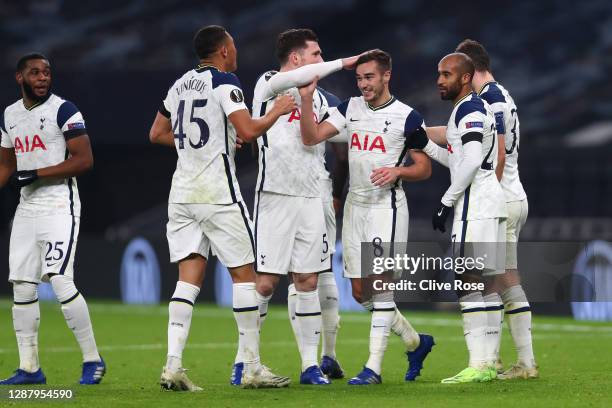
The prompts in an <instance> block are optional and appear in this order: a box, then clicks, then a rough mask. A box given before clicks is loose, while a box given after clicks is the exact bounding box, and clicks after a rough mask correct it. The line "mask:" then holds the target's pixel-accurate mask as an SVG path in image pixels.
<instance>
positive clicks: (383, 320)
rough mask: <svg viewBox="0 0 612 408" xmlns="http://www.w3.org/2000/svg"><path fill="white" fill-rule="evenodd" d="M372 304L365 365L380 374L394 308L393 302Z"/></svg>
mask: <svg viewBox="0 0 612 408" xmlns="http://www.w3.org/2000/svg"><path fill="white" fill-rule="evenodd" d="M373 306H374V308H373V309H372V323H371V325H370V356H369V358H368V362H367V363H366V367H367V368H369V369H370V370H372V371H374V372H375V373H376V374H379V375H380V372H381V370H382V362H383V357H384V355H385V351H386V350H387V343H388V341H389V333H390V332H391V324H392V322H393V318H394V316H395V311H396V308H395V302H376V301H375V302H373Z"/></svg>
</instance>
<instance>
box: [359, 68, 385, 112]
mask: <svg viewBox="0 0 612 408" xmlns="http://www.w3.org/2000/svg"><path fill="white" fill-rule="evenodd" d="M355 76H356V79H357V87H358V88H359V90H360V91H361V94H362V95H363V99H364V100H365V101H366V102H373V101H377V100H378V99H379V98H380V97H381V95H383V94H384V93H385V89H386V88H387V87H388V86H389V78H390V77H391V72H390V71H382V69H380V67H379V66H378V63H377V62H376V61H368V62H366V63H363V64H359V65H358V66H357V68H356V69H355Z"/></svg>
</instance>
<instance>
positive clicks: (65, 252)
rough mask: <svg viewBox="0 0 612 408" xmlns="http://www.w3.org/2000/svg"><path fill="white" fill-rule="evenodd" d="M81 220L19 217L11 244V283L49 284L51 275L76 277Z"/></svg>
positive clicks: (67, 217) (14, 222)
mask: <svg viewBox="0 0 612 408" xmlns="http://www.w3.org/2000/svg"><path fill="white" fill-rule="evenodd" d="M80 220H81V218H80V217H77V216H72V215H70V214H54V215H45V216H35V217H25V216H23V215H16V216H15V218H14V220H13V228H12V230H11V242H10V245H9V271H10V272H9V281H10V282H16V281H26V282H32V283H40V281H41V280H42V281H44V282H48V281H49V276H48V275H49V274H60V275H66V276H69V277H74V254H75V252H76V246H77V239H78V236H79V225H80Z"/></svg>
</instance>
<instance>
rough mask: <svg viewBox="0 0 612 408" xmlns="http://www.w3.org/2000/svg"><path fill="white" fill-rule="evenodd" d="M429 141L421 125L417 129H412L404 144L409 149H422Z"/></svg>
mask: <svg viewBox="0 0 612 408" xmlns="http://www.w3.org/2000/svg"><path fill="white" fill-rule="evenodd" d="M428 142H429V138H428V137H427V132H426V131H425V129H423V128H422V127H421V126H419V128H418V129H416V130H415V131H413V132H412V133H411V134H410V137H409V138H408V141H407V142H406V144H407V145H408V148H409V149H418V150H423V149H424V148H425V146H427V143H428Z"/></svg>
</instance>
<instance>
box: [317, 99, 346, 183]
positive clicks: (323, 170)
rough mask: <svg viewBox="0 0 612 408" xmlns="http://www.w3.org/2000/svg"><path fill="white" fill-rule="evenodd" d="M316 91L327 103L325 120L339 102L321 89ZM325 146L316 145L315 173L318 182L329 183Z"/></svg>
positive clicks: (329, 175) (322, 144) (321, 144)
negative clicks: (316, 163)
mask: <svg viewBox="0 0 612 408" xmlns="http://www.w3.org/2000/svg"><path fill="white" fill-rule="evenodd" d="M317 90H318V91H319V93H320V94H321V96H323V98H324V99H325V100H326V101H327V106H328V107H329V110H328V112H327V115H325V116H323V118H322V119H323V120H325V119H327V117H329V115H331V113H332V112H333V111H334V110H335V109H336V108H337V106H338V105H340V102H341V101H340V99H338V97H337V96H336V95H334V94H332V93H330V92H327V91H326V90H325V89H323V88H317ZM325 145H326V143H319V144H318V145H316V147H317V152H318V154H319V161H318V170H317V171H318V173H319V180H325V181H331V174H330V173H329V170H328V168H327V161H326V160H325V150H326V146H325Z"/></svg>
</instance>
